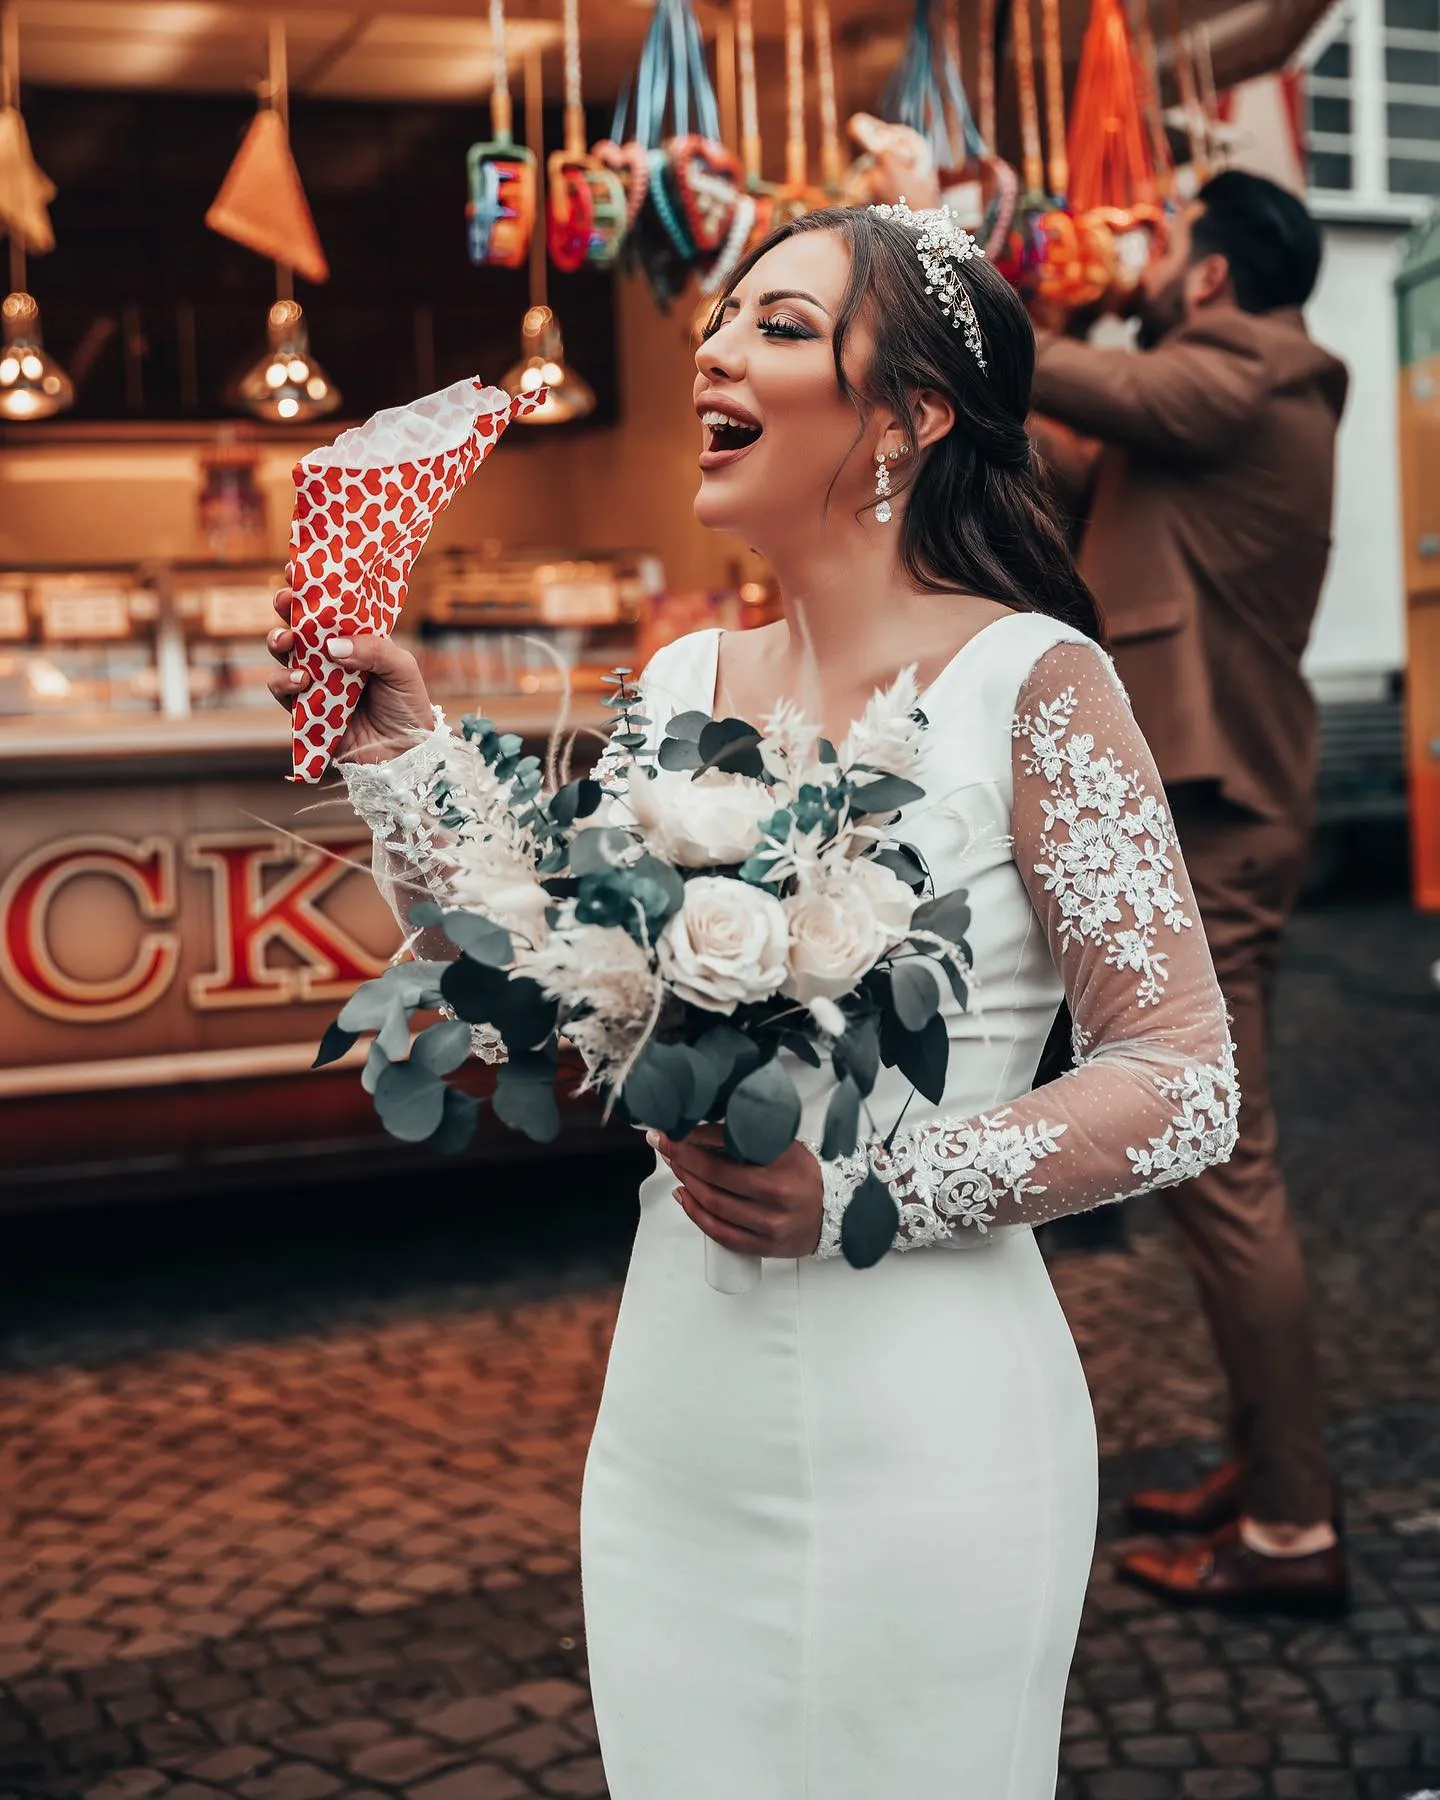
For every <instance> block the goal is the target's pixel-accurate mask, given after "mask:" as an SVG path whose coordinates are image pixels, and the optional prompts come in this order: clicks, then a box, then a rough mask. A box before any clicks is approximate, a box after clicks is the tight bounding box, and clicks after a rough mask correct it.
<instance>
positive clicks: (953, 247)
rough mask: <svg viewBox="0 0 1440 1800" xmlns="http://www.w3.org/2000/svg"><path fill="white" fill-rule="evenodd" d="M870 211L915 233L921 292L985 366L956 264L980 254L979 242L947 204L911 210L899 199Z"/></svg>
mask: <svg viewBox="0 0 1440 1800" xmlns="http://www.w3.org/2000/svg"><path fill="white" fill-rule="evenodd" d="M870 211H871V212H872V213H877V214H878V215H879V216H880V217H881V218H882V219H889V220H890V221H891V222H892V223H893V224H896V225H904V226H905V227H906V228H907V229H908V230H910V231H914V232H916V233H918V235H919V241H918V243H917V244H916V246H915V249H916V253H917V255H918V256H919V258H920V268H921V271H922V272H923V274H924V276H925V292H926V293H927V294H933V295H935V297H936V299H937V300H938V301H939V303H940V311H941V313H942V314H943V315H944V316H945V317H946V318H947V319H949V321H950V323H951V324H952V325H953V326H954V328H955V330H956V331H963V332H964V333H965V348H966V349H967V350H968V351H969V352H970V354H971V355H972V356H973V357H974V358H975V360H976V362H977V363H979V365H980V368H981V370H982V371H983V370H984V368H985V341H984V339H983V338H982V337H981V336H980V321H979V319H978V318H976V316H975V304H974V302H973V301H972V300H971V298H970V295H969V294H968V293H967V292H966V289H965V284H964V282H963V281H962V280H961V279H960V264H961V263H967V262H970V261H972V260H973V259H974V258H975V257H983V256H984V254H985V252H984V251H983V250H982V249H981V247H980V244H979V241H978V240H977V239H976V238H973V237H972V236H971V235H970V233H969V232H968V231H966V229H965V227H964V226H963V225H962V224H961V223H960V220H959V218H958V217H957V216H956V214H955V213H954V212H952V211H951V209H950V208H949V207H948V206H936V207H931V208H929V209H928V210H927V211H925V212H912V211H911V209H910V208H909V207H908V206H907V205H906V204H905V200H904V198H903V196H902V198H901V199H900V200H899V201H898V202H897V203H896V204H894V205H893V206H892V205H888V204H887V205H884V206H872V207H871V208H870Z"/></svg>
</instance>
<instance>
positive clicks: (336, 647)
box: [265, 588, 435, 762]
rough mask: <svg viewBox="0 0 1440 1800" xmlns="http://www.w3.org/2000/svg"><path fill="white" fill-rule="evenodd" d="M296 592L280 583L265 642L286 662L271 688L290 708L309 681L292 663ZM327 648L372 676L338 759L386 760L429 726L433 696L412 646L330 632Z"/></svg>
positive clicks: (331, 654)
mask: <svg viewBox="0 0 1440 1800" xmlns="http://www.w3.org/2000/svg"><path fill="white" fill-rule="evenodd" d="M294 604H295V596H294V594H293V593H292V592H291V591H290V589H289V588H282V589H281V590H280V592H279V593H278V594H277V595H276V596H275V610H276V612H277V613H279V615H280V624H279V625H277V626H276V628H275V629H274V631H272V632H271V633H270V635H269V637H267V638H266V640H265V643H266V645H267V647H268V649H269V651H270V654H271V655H272V656H273V657H274V658H275V660H276V662H278V663H280V664H281V665H282V666H281V668H280V670H279V672H278V673H276V674H274V675H272V676H271V677H270V681H269V684H268V685H269V688H270V692H271V693H272V694H273V695H274V696H275V698H276V699H277V700H278V701H279V702H280V704H281V705H282V706H283V707H285V708H287V709H289V708H291V707H293V706H294V704H295V702H296V700H297V699H298V698H299V697H300V695H301V694H303V693H304V692H305V690H306V688H307V687H309V685H310V677H309V676H308V675H307V674H306V673H305V671H304V670H303V669H293V670H292V669H291V668H290V667H289V661H290V651H291V648H292V646H293V645H294V642H295V633H294V632H293V631H291V629H290V612H291V608H292V607H293V606H294ZM325 654H326V655H327V656H328V657H329V658H330V659H331V661H332V662H336V663H338V664H339V665H340V667H341V668H342V669H353V670H360V669H363V670H364V671H365V673H366V674H367V675H368V676H369V677H370V679H369V680H368V681H367V682H366V683H365V692H364V693H363V694H362V695H361V696H360V704H359V705H358V706H357V707H356V708H355V712H354V715H353V717H352V718H351V720H350V723H349V725H348V726H347V727H346V729H345V735H344V737H342V738H341V740H340V742H339V743H338V744H337V745H336V747H335V759H336V761H337V762H338V761H340V760H341V759H342V758H343V759H344V760H346V761H348V762H384V761H385V760H386V758H387V757H391V756H398V755H399V754H400V752H401V751H402V750H408V749H409V748H410V746H411V744H413V743H414V742H415V733H416V732H417V731H422V732H428V731H429V730H430V729H431V728H432V727H433V725H434V723H435V715H434V713H433V711H432V709H431V706H430V696H429V695H428V694H427V693H426V691H425V682H424V680H423V679H422V677H421V674H420V665H419V663H417V662H416V660H415V658H414V657H413V656H412V655H411V654H410V652H409V651H408V650H403V649H401V647H400V646H399V645H398V644H396V643H393V642H392V641H391V640H390V639H389V638H388V637H357V638H331V639H330V641H329V643H328V644H326V646H325Z"/></svg>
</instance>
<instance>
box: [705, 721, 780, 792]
mask: <svg viewBox="0 0 1440 1800" xmlns="http://www.w3.org/2000/svg"><path fill="white" fill-rule="evenodd" d="M700 763H701V768H702V769H723V770H724V771H725V772H726V773H727V774H730V775H749V776H752V777H754V779H756V780H757V781H758V780H760V779H761V778H762V777H763V776H764V774H765V764H764V761H763V760H762V758H761V755H760V733H759V732H758V731H757V730H756V729H755V727H754V726H753V725H751V724H749V723H748V721H746V720H745V719H712V720H711V721H710V722H709V723H708V724H707V725H706V727H705V729H704V730H703V731H702V732H701V733H700Z"/></svg>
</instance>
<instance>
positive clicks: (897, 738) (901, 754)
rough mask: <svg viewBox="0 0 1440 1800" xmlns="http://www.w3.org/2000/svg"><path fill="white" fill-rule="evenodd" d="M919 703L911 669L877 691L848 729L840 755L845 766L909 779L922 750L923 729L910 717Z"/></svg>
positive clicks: (923, 745)
mask: <svg viewBox="0 0 1440 1800" xmlns="http://www.w3.org/2000/svg"><path fill="white" fill-rule="evenodd" d="M919 700H920V693H919V689H918V688H917V687H916V685H915V670H914V668H913V667H912V668H909V669H902V670H901V671H900V673H899V674H898V675H897V676H896V677H895V679H894V681H892V682H891V684H890V686H889V687H888V688H880V689H877V691H876V692H875V693H874V694H872V695H871V696H870V702H869V704H868V705H867V706H866V708H865V710H864V712H863V713H861V715H860V717H859V718H858V719H857V720H856V721H855V723H854V724H853V725H852V726H851V727H850V735H849V736H848V737H847V738H846V739H845V743H844V745H843V747H842V749H841V751H840V761H841V762H842V763H843V764H844V766H845V767H846V768H847V769H850V768H853V767H854V766H855V764H856V763H864V764H865V766H866V768H868V769H879V770H881V771H882V772H883V773H884V774H886V775H900V776H903V777H904V778H905V779H906V780H907V781H908V780H910V779H912V778H913V776H914V774H915V771H916V769H917V768H918V767H919V763H920V756H921V753H922V751H923V750H924V747H925V737H924V727H923V726H921V725H919V724H918V723H917V722H916V721H915V720H914V719H913V718H911V716H910V715H911V714H912V713H913V712H914V711H915V708H916V706H917V705H918V704H919Z"/></svg>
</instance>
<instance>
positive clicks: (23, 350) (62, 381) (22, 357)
mask: <svg viewBox="0 0 1440 1800" xmlns="http://www.w3.org/2000/svg"><path fill="white" fill-rule="evenodd" d="M0 316H3V320H4V327H5V347H4V349H3V350H0V419H13V420H17V421H18V420H21V419H49V418H53V417H54V415H55V414H56V413H58V412H64V410H65V408H66V407H67V406H71V405H73V404H74V400H75V387H74V383H73V382H72V381H71V380H70V377H69V376H68V375H67V374H66V373H65V371H64V370H63V369H62V368H61V367H60V365H59V363H57V362H56V360H55V358H54V357H53V356H51V355H50V353H49V352H48V351H47V350H46V349H45V347H44V345H43V344H42V343H41V341H40V308H39V307H38V306H37V305H36V303H35V301H34V299H33V298H32V296H31V295H29V294H23V293H14V294H7V295H6V296H5V300H4V302H3V304H0Z"/></svg>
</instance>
